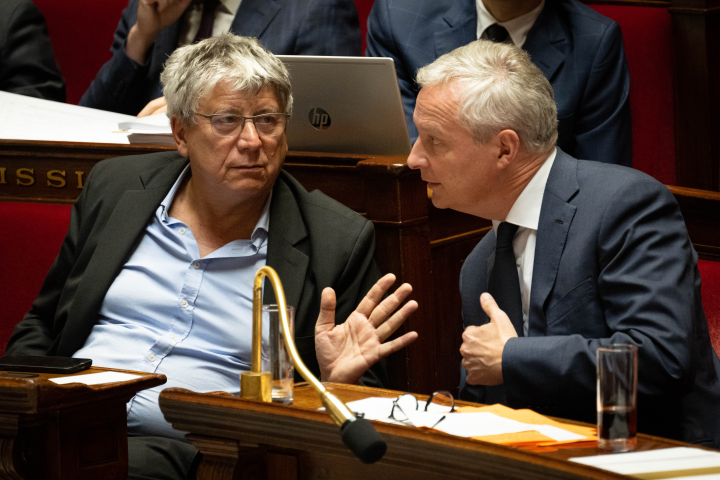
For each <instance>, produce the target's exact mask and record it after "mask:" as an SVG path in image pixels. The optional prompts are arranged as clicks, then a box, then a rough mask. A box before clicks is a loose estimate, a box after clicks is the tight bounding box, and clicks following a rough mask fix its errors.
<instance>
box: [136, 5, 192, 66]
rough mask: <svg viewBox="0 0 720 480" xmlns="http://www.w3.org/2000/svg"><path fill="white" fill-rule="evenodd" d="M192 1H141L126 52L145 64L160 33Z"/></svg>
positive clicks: (180, 14) (177, 17)
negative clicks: (148, 53) (149, 51)
mask: <svg viewBox="0 0 720 480" xmlns="http://www.w3.org/2000/svg"><path fill="white" fill-rule="evenodd" d="M191 1H192V0H140V1H139V2H138V11H137V21H136V22H135V25H133V26H132V27H131V28H130V31H129V32H128V37H127V42H126V44H125V51H126V52H127V55H128V57H130V58H132V59H133V60H135V61H136V62H137V63H140V64H143V63H145V57H146V56H147V52H148V50H149V49H150V46H151V45H152V44H153V42H154V41H155V38H156V37H157V36H158V34H159V33H160V31H161V30H162V29H163V28H165V27H167V26H169V25H171V24H172V23H174V22H175V21H176V20H177V19H179V18H180V16H182V14H183V12H184V11H185V9H186V8H187V7H188V5H190V2H191Z"/></svg>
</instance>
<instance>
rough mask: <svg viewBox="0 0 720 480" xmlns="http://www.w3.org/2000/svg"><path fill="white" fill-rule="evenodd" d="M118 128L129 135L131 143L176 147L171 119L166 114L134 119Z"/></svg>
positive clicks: (122, 123) (121, 123)
mask: <svg viewBox="0 0 720 480" xmlns="http://www.w3.org/2000/svg"><path fill="white" fill-rule="evenodd" d="M118 127H119V128H120V129H121V130H125V131H126V132H127V133H128V140H130V143H151V144H154V145H175V140H174V139H173V136H172V130H171V129H170V119H169V118H168V117H167V115H166V114H164V113H158V114H156V115H150V116H149V117H143V118H133V119H132V120H127V121H124V122H120V124H119V125H118Z"/></svg>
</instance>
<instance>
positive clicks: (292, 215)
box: [263, 176, 310, 311]
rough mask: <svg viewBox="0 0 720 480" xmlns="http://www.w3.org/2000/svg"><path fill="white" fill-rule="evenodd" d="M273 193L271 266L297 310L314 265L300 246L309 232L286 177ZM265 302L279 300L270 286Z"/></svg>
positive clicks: (265, 290) (270, 234)
mask: <svg viewBox="0 0 720 480" xmlns="http://www.w3.org/2000/svg"><path fill="white" fill-rule="evenodd" d="M272 195H273V197H272V203H271V204H270V232H269V234H268V255H267V265H268V266H270V267H272V268H274V269H275V271H276V272H277V274H278V276H279V277H280V281H281V282H282V284H283V289H284V290H285V299H286V301H287V304H288V305H292V306H293V307H295V310H296V311H297V309H298V307H299V305H300V296H301V294H302V289H303V286H304V285H305V275H306V273H307V269H308V265H309V264H310V258H309V257H308V256H307V255H306V254H305V253H303V252H302V251H301V250H299V249H298V244H299V243H300V242H301V241H302V240H303V239H305V238H306V237H307V235H308V232H307V229H306V228H305V224H304V223H303V220H302V215H301V214H300V209H299V208H298V205H297V203H296V201H295V197H294V196H293V194H292V192H291V191H290V188H289V187H288V186H287V185H286V184H285V182H283V179H282V176H281V177H279V178H278V180H277V181H276V182H275V187H274V188H273V193H272ZM263 302H264V303H266V304H271V303H277V301H276V300H275V294H274V292H273V291H272V288H271V287H270V285H267V286H266V287H265V289H264V292H263Z"/></svg>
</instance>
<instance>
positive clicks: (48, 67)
mask: <svg viewBox="0 0 720 480" xmlns="http://www.w3.org/2000/svg"><path fill="white" fill-rule="evenodd" d="M0 90H2V91H5V92H10V93H18V94H20V95H27V96H29V97H37V98H44V99H46V100H55V101H57V102H64V101H65V80H63V77H62V74H61V73H60V67H58V64H57V62H56V61H55V56H54V55H53V49H52V44H51V43H50V37H49V36H48V31H47V25H46V24H45V18H43V15H42V13H40V9H38V7H37V6H35V4H34V3H33V2H31V1H30V0H2V1H1V2H0Z"/></svg>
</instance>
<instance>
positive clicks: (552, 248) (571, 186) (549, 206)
mask: <svg viewBox="0 0 720 480" xmlns="http://www.w3.org/2000/svg"><path fill="white" fill-rule="evenodd" d="M576 170H577V160H575V159H574V158H572V157H571V156H569V155H567V154H566V153H564V152H563V151H562V150H560V149H559V148H558V150H557V156H556V157H555V162H554V164H553V166H552V169H551V170H550V176H549V177H548V181H547V184H546V186H545V194H544V195H543V200H542V207H541V210H540V221H539V222H538V231H537V243H536V244H535V263H534V265H533V277H532V289H531V291H530V315H529V318H530V324H529V331H528V333H529V336H543V335H545V331H546V329H547V323H546V320H545V314H544V313H543V305H544V304H545V300H546V299H547V297H548V295H549V294H550V291H551V290H552V288H553V286H554V285H555V279H556V277H557V272H558V267H559V265H560V258H561V257H562V253H563V250H564V249H565V242H566V241H567V235H568V231H569V230H570V225H571V224H572V221H573V218H574V217H575V211H576V210H577V207H575V206H574V205H571V204H569V203H568V201H569V200H570V198H572V197H573V196H574V195H575V193H576V192H577V191H578V188H579V187H578V183H577V176H576Z"/></svg>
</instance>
